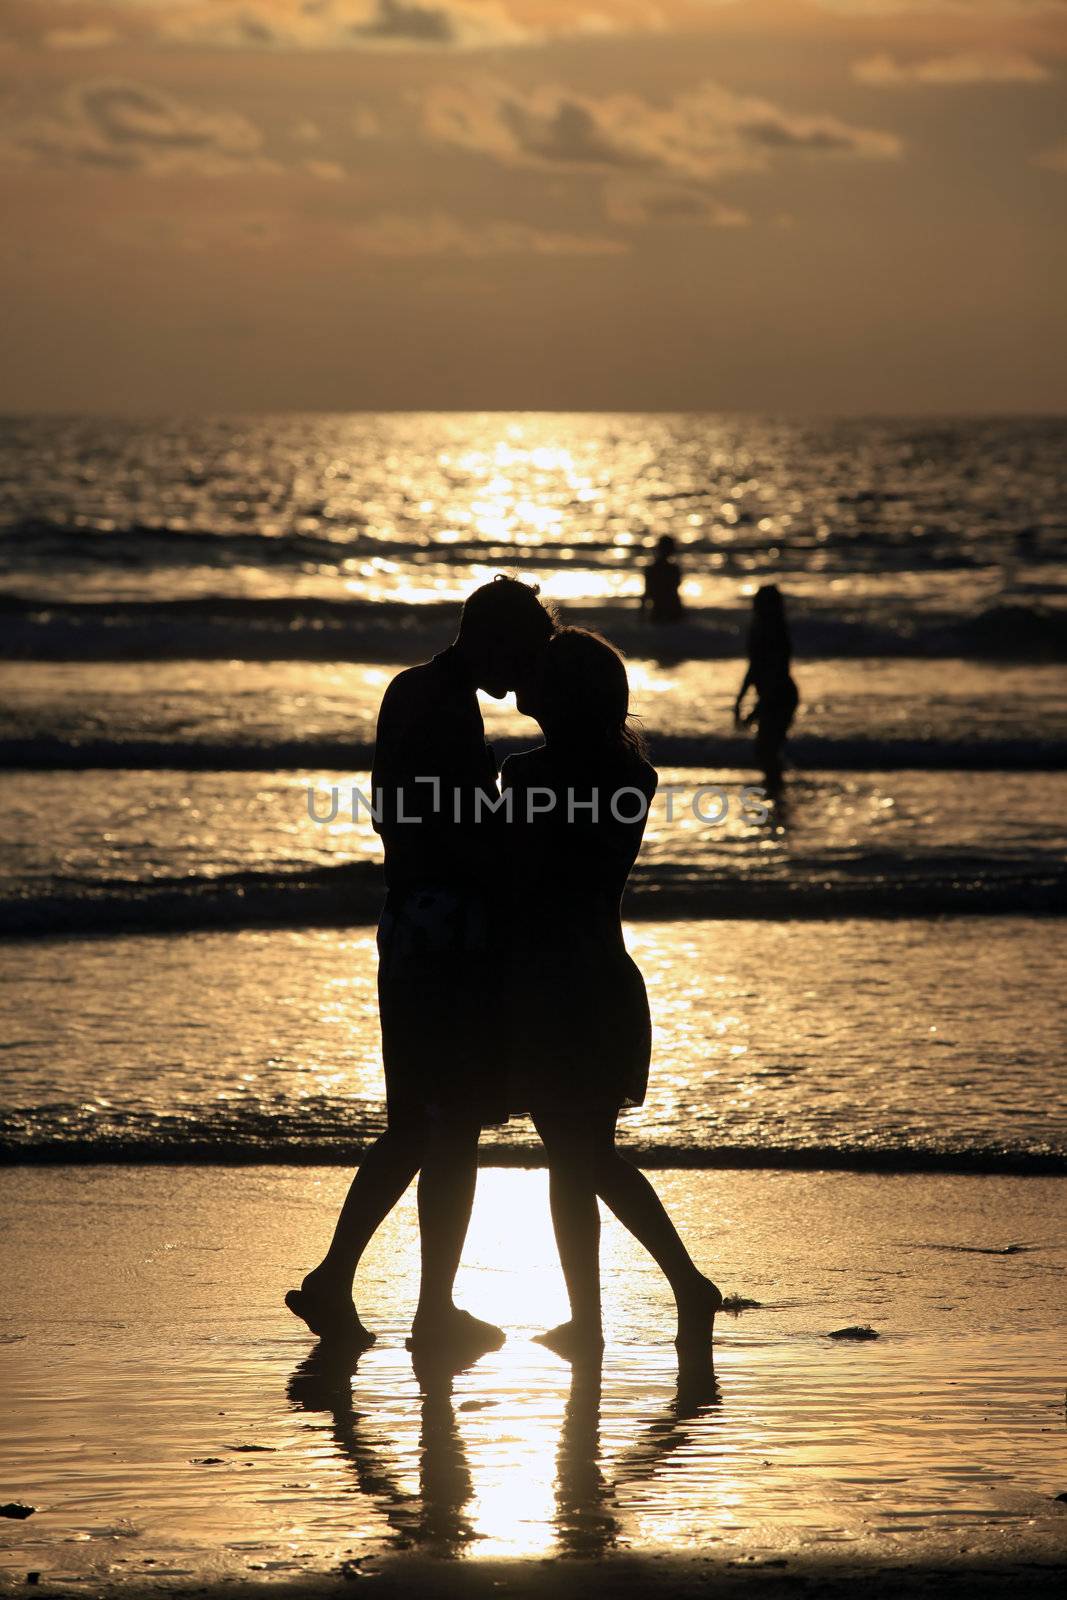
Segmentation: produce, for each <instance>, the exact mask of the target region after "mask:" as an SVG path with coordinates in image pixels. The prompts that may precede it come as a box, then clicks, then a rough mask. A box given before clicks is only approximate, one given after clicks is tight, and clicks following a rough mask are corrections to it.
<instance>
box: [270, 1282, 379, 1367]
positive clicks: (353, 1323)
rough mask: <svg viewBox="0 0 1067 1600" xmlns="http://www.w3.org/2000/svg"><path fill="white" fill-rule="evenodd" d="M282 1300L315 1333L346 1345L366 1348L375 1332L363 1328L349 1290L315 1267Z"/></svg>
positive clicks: (317, 1335)
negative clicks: (298, 1285)
mask: <svg viewBox="0 0 1067 1600" xmlns="http://www.w3.org/2000/svg"><path fill="white" fill-rule="evenodd" d="M285 1303H286V1305H287V1306H288V1307H289V1310H290V1311H291V1312H292V1313H293V1315H294V1317H299V1318H300V1320H301V1321H302V1322H306V1323H307V1325H308V1327H309V1328H310V1329H311V1331H312V1333H313V1334H315V1336H316V1337H317V1338H319V1339H322V1340H328V1341H329V1342H330V1343H331V1344H344V1345H346V1346H347V1347H348V1348H349V1349H359V1350H366V1349H367V1347H368V1346H369V1345H372V1344H373V1343H374V1341H375V1337H376V1335H375V1334H373V1333H371V1331H370V1329H369V1328H365V1327H364V1326H363V1324H362V1322H360V1320H359V1316H358V1315H357V1313H356V1308H355V1306H354V1305H353V1304H352V1294H351V1291H350V1290H348V1289H346V1288H344V1287H342V1286H340V1285H339V1284H337V1283H336V1282H334V1281H332V1280H331V1279H329V1278H328V1277H326V1276H325V1275H324V1274H323V1273H322V1272H320V1270H319V1269H318V1268H317V1267H316V1268H315V1270H314V1271H313V1272H309V1273H308V1275H307V1277H306V1278H305V1279H304V1281H303V1283H302V1284H301V1285H300V1288H299V1289H290V1290H289V1292H288V1293H287V1294H286V1296H285Z"/></svg>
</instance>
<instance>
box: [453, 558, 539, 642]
mask: <svg viewBox="0 0 1067 1600" xmlns="http://www.w3.org/2000/svg"><path fill="white" fill-rule="evenodd" d="M459 631H460V634H461V636H464V637H466V638H468V639H473V640H476V641H477V642H478V643H486V642H488V643H499V642H503V643H505V644H508V645H512V644H518V645H519V646H520V648H523V647H529V648H530V649H537V648H538V647H539V646H541V645H543V644H547V643H548V641H549V639H551V637H552V635H553V633H554V632H555V631H556V618H555V614H554V613H553V612H552V610H551V609H550V608H549V607H548V606H546V605H545V603H544V601H543V600H542V599H541V598H540V591H539V590H538V587H537V585H536V584H535V583H523V582H521V580H520V579H518V578H511V577H508V576H507V575H506V574H505V573H503V572H499V573H497V576H496V577H495V578H494V579H493V580H492V582H491V583H483V584H482V586H481V587H480V588H479V589H475V591H474V593H473V594H470V595H468V596H467V598H466V600H465V601H464V604H463V616H462V618H461V619H460V625H459Z"/></svg>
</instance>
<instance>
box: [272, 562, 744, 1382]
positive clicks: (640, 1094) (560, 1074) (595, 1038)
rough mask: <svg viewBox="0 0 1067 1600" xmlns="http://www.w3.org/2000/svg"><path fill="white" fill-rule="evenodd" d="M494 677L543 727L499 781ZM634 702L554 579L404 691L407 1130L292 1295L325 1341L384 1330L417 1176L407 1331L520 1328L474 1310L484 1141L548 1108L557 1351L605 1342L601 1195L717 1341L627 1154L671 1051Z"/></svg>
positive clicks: (428, 1344)
mask: <svg viewBox="0 0 1067 1600" xmlns="http://www.w3.org/2000/svg"><path fill="white" fill-rule="evenodd" d="M479 688H480V689H484V690H485V691H486V692H487V693H488V694H491V695H493V696H494V697H495V698H498V699H499V698H502V697H503V696H504V695H506V694H507V693H509V692H510V691H512V690H514V691H515V693H516V700H517V704H518V707H519V710H520V711H522V712H523V713H525V714H526V715H527V716H530V717H532V718H533V719H534V720H535V721H537V722H538V723H539V724H540V726H541V730H542V733H543V735H544V743H543V744H541V745H540V746H539V747H538V748H537V749H534V750H530V751H526V752H524V753H522V754H519V755H514V756H511V757H509V758H508V760H507V761H506V762H505V763H504V767H503V771H502V773H501V782H502V789H498V786H497V771H496V763H495V761H494V759H493V756H492V753H491V751H490V750H489V748H488V746H487V745H486V742H485V732H484V727H483V724H482V717H481V712H480V710H479V707H478V700H477V690H478V689H479ZM628 707H629V690H628V684H627V679H626V669H625V666H624V664H623V661H622V658H621V657H620V656H619V655H618V653H617V652H616V651H615V650H614V649H612V647H611V646H610V645H609V644H607V643H606V642H605V641H604V640H603V639H600V638H598V637H597V636H596V635H595V634H591V633H586V632H585V631H583V630H581V629H577V628H562V629H557V628H556V626H555V623H554V619H553V617H552V616H551V614H550V613H549V612H548V610H546V608H545V607H544V606H543V605H542V603H541V602H540V600H539V599H538V597H537V591H536V590H535V589H533V588H531V587H529V586H528V585H526V584H523V583H520V582H518V581H517V580H515V579H513V578H505V577H498V578H497V579H496V580H495V581H494V582H492V583H488V584H485V585H483V587H481V588H480V589H477V590H476V591H475V592H474V593H473V594H472V595H471V596H470V597H469V599H468V600H467V602H466V604H465V606H464V608H463V616H462V621H461V625H460V630H459V634H458V637H457V638H456V640H455V642H454V643H453V644H452V645H451V646H450V647H449V648H448V649H447V650H444V651H442V653H441V654H440V655H437V656H435V657H434V658H433V660H432V661H430V662H427V663H426V664H425V665H424V666H420V667H414V668H411V669H410V670H408V671H406V672H402V673H401V674H400V675H399V676H398V677H397V678H395V679H394V680H393V682H392V683H391V684H390V686H389V688H388V690H387V691H386V694H385V698H384V700H383V702H382V707H381V712H380V715H379V719H378V732H377V745H376V748H375V756H374V769H373V772H372V786H373V796H374V800H375V804H376V807H377V809H378V820H377V822H376V826H377V828H378V831H379V832H380V834H381V836H382V840H383V843H384V846H385V875H386V883H387V887H388V895H387V899H386V903H385V908H384V910H383V913H382V918H381V922H380V924H379V929H378V949H379V958H380V965H379V1001H380V1006H381V1023H382V1051H383V1058H384V1065H385V1080H386V1091H387V1102H388V1125H387V1129H386V1132H385V1133H384V1134H383V1135H382V1136H381V1138H379V1139H378V1141H377V1142H376V1143H375V1144H374V1145H373V1146H372V1147H371V1149H370V1150H369V1151H368V1152H367V1154H366V1155H365V1157H364V1159H363V1161H362V1163H361V1165H360V1167H359V1170H358V1172H357V1173H356V1176H355V1178H354V1179H353V1181H352V1186H351V1188H350V1190H349V1193H348V1196H347V1198H346V1200H345V1203H344V1206H343V1208H342V1210H341V1214H340V1217H339V1218H338V1221H337V1226H336V1229H335V1232H334V1237H333V1241H332V1243H331V1245H330V1248H329V1250H328V1251H327V1253H326V1256H325V1258H324V1259H323V1261H322V1262H321V1264H320V1265H319V1266H318V1267H316V1268H314V1270H313V1271H311V1272H310V1273H309V1274H308V1275H307V1277H306V1278H305V1279H304V1281H303V1284H302V1286H301V1288H300V1289H298V1290H291V1291H290V1292H289V1294H287V1296H286V1304H287V1305H288V1306H289V1307H290V1309H291V1310H292V1311H294V1312H295V1313H296V1314H297V1315H298V1316H300V1317H302V1318H303V1320H304V1321H305V1322H306V1323H307V1324H308V1326H309V1327H310V1328H311V1330H312V1331H313V1332H314V1333H316V1334H318V1335H320V1336H321V1337H323V1338H334V1339H343V1340H345V1341H347V1342H348V1343H350V1344H369V1343H370V1342H371V1341H372V1340H373V1337H374V1336H373V1334H371V1333H369V1332H368V1331H367V1330H366V1329H365V1328H364V1327H363V1325H362V1323H361V1322H360V1320H359V1317H358V1315H357V1313H356V1310H355V1307H354V1304H353V1300H352V1286H353V1279H354V1275H355V1271H356V1267H357V1265H358V1263H359V1260H360V1257H361V1256H362V1254H363V1251H364V1249H365V1248H366V1246H367V1244H368V1242H369V1240H370V1238H371V1236H372V1235H373V1233H374V1232H375V1230H376V1229H377V1228H378V1226H379V1224H380V1223H381V1222H382V1221H383V1219H384V1218H385V1217H386V1216H387V1215H388V1213H389V1211H390V1210H391V1209H392V1208H393V1206H394V1205H395V1204H396V1202H397V1201H398V1200H399V1198H400V1196H401V1195H402V1194H403V1193H404V1191H405V1189H406V1188H407V1187H408V1184H409V1183H410V1182H411V1180H412V1178H413V1177H414V1175H415V1173H416V1172H418V1173H419V1188H418V1208H419V1224H420V1229H421V1236H422V1279H421V1287H420V1293H419V1302H418V1307H417V1310H416V1313H415V1319H414V1323H413V1326H412V1335H411V1340H410V1341H409V1343H410V1346H411V1348H412V1349H413V1350H415V1351H416V1352H419V1351H422V1352H424V1353H426V1354H433V1355H439V1356H441V1357H442V1358H443V1359H448V1360H456V1361H461V1360H463V1359H464V1358H468V1359H469V1358H473V1357H474V1356H476V1355H477V1354H479V1353H481V1352H482V1351H484V1350H487V1349H493V1348H496V1347H497V1346H499V1345H500V1344H501V1343H502V1342H503V1338H504V1335H503V1333H502V1332H501V1331H500V1329H498V1328H495V1327H493V1326H492V1325H491V1324H489V1323H485V1322H481V1321H479V1320H478V1319H477V1318H475V1317H472V1316H471V1315H470V1314H469V1313H468V1312H466V1311H462V1310H460V1309H459V1308H458V1307H457V1306H456V1305H455V1303H454V1300H453V1285H454V1282H455V1276H456V1272H457V1269H458V1267H459V1262H460V1256H461V1253H462V1249H463V1242H464V1239H465V1237H466V1232H467V1224H468V1222H469V1219H470V1214H471V1207H472V1204H473V1199H474V1188H475V1180H476V1174H477V1150H478V1138H479V1134H480V1132H481V1130H482V1128H483V1127H486V1126H488V1125H491V1124H499V1123H503V1122H505V1121H506V1120H507V1119H508V1117H509V1116H511V1115H518V1114H523V1113H529V1114H530V1116H531V1117H532V1118H533V1121H534V1124H535V1126H536V1128H537V1130H538V1133H539V1134H540V1136H541V1138H542V1140H543V1142H544V1145H545V1151H546V1155H547V1159H548V1164H549V1172H550V1194H551V1205H552V1218H553V1224H554V1227H555V1232H556V1240H557V1244H558V1247H559V1253H560V1261H561V1264H562V1267H563V1273H564V1278H565V1281H566V1286H567V1293H568V1296H569V1299H570V1306H571V1319H570V1321H568V1322H567V1323H565V1324H563V1325H562V1326H561V1327H559V1328H554V1329H552V1330H551V1331H550V1332H548V1333H545V1334H543V1335H542V1336H541V1338H542V1340H543V1342H544V1343H546V1344H548V1345H549V1346H551V1348H553V1349H555V1350H557V1351H558V1352H559V1353H560V1354H562V1355H565V1356H567V1357H572V1358H577V1357H581V1356H586V1355H593V1354H596V1353H598V1352H599V1350H600V1349H601V1348H602V1345H603V1333H602V1325H601V1310H600V1270H599V1235H600V1213H599V1209H598V1205H597V1197H598V1196H599V1197H600V1198H601V1199H603V1200H604V1201H605V1202H606V1204H607V1205H608V1206H609V1207H610V1209H611V1210H612V1211H613V1212H614V1213H615V1215H616V1216H617V1217H618V1218H619V1220H620V1221H621V1222H622V1223H623V1224H624V1226H626V1227H627V1228H628V1229H629V1230H630V1232H631V1233H632V1234H633V1235H634V1237H635V1238H636V1239H638V1240H639V1241H640V1243H641V1244H643V1245H644V1246H645V1248H646V1249H647V1250H648V1251H649V1252H650V1253H651V1255H652V1256H653V1257H654V1259H655V1260H656V1261H657V1262H658V1264H659V1266H660V1267H661V1268H662V1270H663V1271H664V1273H665V1274H666V1276H667V1278H668V1280H669V1282H670V1284H671V1287H672V1289H673V1290H674V1294H675V1298H676V1301H677V1306H678V1327H677V1342H678V1344H679V1347H680V1348H681V1349H683V1350H686V1351H688V1350H695V1349H699V1348H703V1349H707V1348H709V1347H710V1343H711V1337H712V1331H713V1323H714V1318H715V1313H716V1312H717V1310H718V1309H719V1307H720V1306H721V1303H722V1297H721V1295H720V1294H719V1291H718V1289H717V1288H716V1286H715V1285H714V1284H713V1283H712V1282H711V1281H710V1279H708V1278H706V1277H704V1275H703V1274H702V1273H701V1272H699V1271H698V1269H697V1267H696V1266H695V1265H694V1263H693V1261H692V1259H691V1258H690V1256H689V1253H688V1251H687V1250H686V1248H685V1246H684V1244H683V1243H682V1240H681V1239H680V1238H679V1236H678V1233H677V1231H676V1230H675V1228H674V1226H673V1224H672V1222H671V1220H670V1218H669V1217H668V1215H667V1213H666V1211H665V1210H664V1208H663V1205H662V1203H661V1202H660V1200H659V1197H658V1196H657V1194H656V1192H655V1190H654V1189H653V1187H652V1185H651V1184H650V1183H649V1182H648V1180H647V1178H645V1176H644V1175H643V1173H641V1172H640V1171H639V1170H638V1169H637V1168H636V1167H634V1166H632V1165H631V1164H630V1163H629V1162H628V1161H626V1160H625V1159H624V1157H623V1156H621V1155H620V1154H619V1152H618V1150H617V1149H616V1147H615V1125H616V1121H617V1118H618V1115H619V1112H620V1110H621V1109H622V1107H623V1106H627V1105H639V1104H640V1103H641V1101H642V1100H643V1098H644V1094H645V1086H646V1082H647V1076H648V1065H649V1056H650V1049H651V1026H650V1021H649V1011H648V1001H647V997H646V994H645V986H644V982H643V980H642V977H641V974H640V972H639V971H638V969H637V967H636V966H635V965H634V963H633V962H632V961H631V959H630V957H629V956H628V954H627V952H626V949H625V946H624V944H623V937H622V923H621V918H620V900H621V896H622V891H623V887H624V885H625V883H626V879H627V876H628V875H629V872H630V869H631V867H632V866H633V864H634V861H635V859H636V857H637V853H638V850H639V848H640V845H641V839H642V835H643V833H644V825H645V817H646V815H647V808H648V803H649V801H650V800H651V798H652V796H653V794H654V793H655V789H656V783H657V779H656V773H655V770H654V769H653V768H652V767H651V766H650V765H649V763H648V761H647V760H646V759H645V757H644V754H643V750H642V746H641V741H640V739H639V737H638V736H637V734H636V733H635V732H634V731H633V729H632V728H631V726H630V723H629V720H628ZM494 807H495V809H494Z"/></svg>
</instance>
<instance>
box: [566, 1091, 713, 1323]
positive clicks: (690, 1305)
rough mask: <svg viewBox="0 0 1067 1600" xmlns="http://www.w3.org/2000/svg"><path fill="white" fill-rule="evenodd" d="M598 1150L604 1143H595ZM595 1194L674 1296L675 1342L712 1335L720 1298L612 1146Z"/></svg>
mask: <svg viewBox="0 0 1067 1600" xmlns="http://www.w3.org/2000/svg"><path fill="white" fill-rule="evenodd" d="M597 1148H598V1150H602V1148H603V1146H602V1143H598V1147H597ZM595 1181H596V1188H597V1193H598V1194H599V1195H600V1197H601V1199H602V1200H603V1201H604V1204H605V1205H606V1206H607V1207H608V1209H609V1210H610V1211H613V1212H614V1213H615V1215H616V1216H617V1217H618V1219H619V1221H620V1222H621V1223H622V1225H623V1227H624V1228H626V1229H627V1230H628V1231H629V1232H630V1233H632V1234H633V1236H634V1238H635V1239H636V1240H637V1242H638V1244H642V1245H644V1247H645V1249H646V1250H647V1251H648V1253H649V1255H650V1256H651V1257H652V1259H653V1261H654V1262H655V1263H656V1265H657V1266H658V1267H659V1269H660V1271H661V1272H662V1273H663V1275H664V1277H665V1278H666V1279H667V1282H668V1283H669V1284H670V1286H671V1289H672V1291H673V1293H674V1299H675V1303H676V1305H677V1307H678V1332H677V1335H676V1343H677V1344H679V1345H680V1346H681V1345H685V1346H691V1345H693V1344H698V1343H701V1342H708V1341H710V1339H711V1337H712V1333H713V1331H714V1323H715V1313H716V1312H717V1311H718V1310H719V1307H720V1306H721V1305H722V1295H721V1293H720V1292H719V1289H718V1287H717V1286H716V1285H715V1284H714V1283H712V1281H711V1279H710V1278H707V1277H705V1276H704V1274H703V1273H702V1272H701V1271H700V1269H699V1267H698V1266H697V1265H696V1263H695V1262H694V1260H693V1258H692V1256H691V1255H690V1254H689V1251H688V1250H687V1249H686V1247H685V1244H684V1243H683V1241H682V1238H681V1236H680V1234H679V1233H678V1230H677V1228H676V1227H675V1226H674V1223H673V1222H672V1221H671V1219H670V1216H669V1214H668V1212H667V1209H666V1207H665V1206H664V1204H663V1201H662V1200H661V1199H660V1197H659V1195H658V1194H657V1193H656V1191H655V1189H654V1188H653V1187H652V1185H651V1183H649V1181H648V1179H647V1178H646V1177H645V1175H644V1173H643V1172H642V1171H641V1170H640V1168H639V1167H635V1166H634V1165H633V1164H632V1163H631V1162H629V1161H627V1160H626V1157H625V1156H623V1155H620V1153H619V1151H618V1150H617V1149H616V1148H615V1143H614V1119H613V1120H612V1143H611V1149H610V1152H609V1153H608V1154H607V1155H601V1156H600V1158H599V1159H598V1161H597V1165H596V1169H595Z"/></svg>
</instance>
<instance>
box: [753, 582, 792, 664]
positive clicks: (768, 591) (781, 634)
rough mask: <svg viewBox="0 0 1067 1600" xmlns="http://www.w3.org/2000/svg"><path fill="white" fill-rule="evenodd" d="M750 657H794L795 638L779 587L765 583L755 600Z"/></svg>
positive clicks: (755, 595)
mask: <svg viewBox="0 0 1067 1600" xmlns="http://www.w3.org/2000/svg"><path fill="white" fill-rule="evenodd" d="M748 642H749V654H750V655H753V654H775V655H783V656H785V658H786V660H788V659H789V658H790V657H791V656H792V654H793V637H792V634H791V633H790V631H789V619H788V617H787V616H786V612H785V599H784V597H783V595H782V591H781V589H779V587H778V585H777V584H776V583H764V584H761V585H760V587H759V588H758V589H757V590H756V592H755V594H754V595H753V596H752V623H751V626H750V627H749V631H748Z"/></svg>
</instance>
